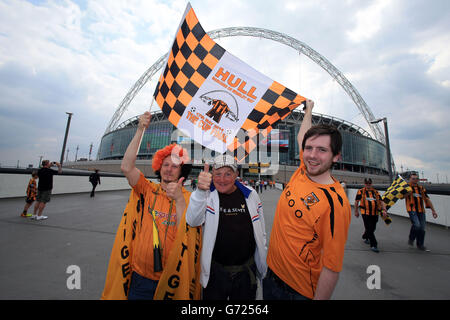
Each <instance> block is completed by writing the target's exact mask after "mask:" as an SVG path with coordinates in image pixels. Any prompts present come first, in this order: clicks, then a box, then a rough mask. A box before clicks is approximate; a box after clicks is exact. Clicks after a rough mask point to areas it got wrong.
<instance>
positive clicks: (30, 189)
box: [20, 171, 39, 218]
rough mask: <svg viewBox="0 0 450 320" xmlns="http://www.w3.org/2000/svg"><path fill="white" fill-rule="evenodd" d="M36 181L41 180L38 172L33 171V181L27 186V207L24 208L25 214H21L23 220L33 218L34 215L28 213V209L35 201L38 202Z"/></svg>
mask: <svg viewBox="0 0 450 320" xmlns="http://www.w3.org/2000/svg"><path fill="white" fill-rule="evenodd" d="M36 179H39V177H38V174H37V171H33V172H32V173H31V179H30V181H29V182H28V186H27V197H26V199H25V202H26V203H25V207H24V208H23V212H22V213H21V214H20V216H21V217H23V218H28V217H31V216H32V214H31V213H28V209H29V208H30V207H31V205H32V204H33V202H34V200H36V193H37V182H36Z"/></svg>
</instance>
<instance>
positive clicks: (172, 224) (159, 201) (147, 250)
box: [131, 173, 191, 280]
mask: <svg viewBox="0 0 450 320" xmlns="http://www.w3.org/2000/svg"><path fill="white" fill-rule="evenodd" d="M133 190H134V191H135V192H136V193H137V194H138V195H140V198H141V199H142V198H143V199H144V208H145V210H144V213H143V214H142V215H141V216H140V217H139V220H138V221H137V224H138V225H137V226H136V238H135V241H134V242H133V254H132V257H131V268H132V270H133V271H135V272H137V273H138V274H140V275H141V276H143V277H146V278H149V279H152V280H159V278H160V277H161V273H162V272H154V271H153V218H152V215H151V207H152V205H153V202H154V199H155V197H157V198H156V202H155V206H154V208H153V210H155V211H156V226H157V228H158V234H159V241H160V246H161V255H162V265H163V269H164V267H165V266H166V264H167V258H168V256H169V252H170V250H171V249H172V245H173V242H174V240H175V237H176V233H177V226H176V223H177V221H176V219H177V215H176V207H175V201H172V199H170V198H169V197H167V195H166V192H165V191H164V190H162V189H161V187H160V185H159V184H156V183H153V182H151V181H149V180H147V179H146V178H145V176H144V175H143V174H142V173H141V177H140V178H139V181H138V183H137V184H136V185H135V186H134V187H133ZM190 195H191V193H190V192H189V191H187V190H186V189H184V188H183V196H184V199H185V200H186V208H187V205H188V204H189V197H190ZM139 205H142V204H139ZM171 206H172V208H171Z"/></svg>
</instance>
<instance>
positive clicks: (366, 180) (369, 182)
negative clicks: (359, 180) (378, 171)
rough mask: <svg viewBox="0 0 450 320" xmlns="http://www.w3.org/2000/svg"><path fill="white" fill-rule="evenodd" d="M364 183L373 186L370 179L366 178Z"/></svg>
mask: <svg viewBox="0 0 450 320" xmlns="http://www.w3.org/2000/svg"><path fill="white" fill-rule="evenodd" d="M364 183H367V184H372V179H370V178H365V179H364Z"/></svg>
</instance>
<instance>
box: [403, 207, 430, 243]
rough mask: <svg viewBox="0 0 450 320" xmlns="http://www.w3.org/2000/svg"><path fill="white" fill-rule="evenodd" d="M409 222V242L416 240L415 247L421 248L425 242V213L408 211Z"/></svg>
mask: <svg viewBox="0 0 450 320" xmlns="http://www.w3.org/2000/svg"><path fill="white" fill-rule="evenodd" d="M408 214H409V219H410V220H411V230H410V231H409V240H411V241H414V240H417V246H418V247H422V246H423V244H424V242H425V225H426V223H427V222H426V218H425V213H421V212H417V211H408Z"/></svg>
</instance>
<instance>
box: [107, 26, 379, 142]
mask: <svg viewBox="0 0 450 320" xmlns="http://www.w3.org/2000/svg"><path fill="white" fill-rule="evenodd" d="M208 35H209V36H210V37H211V38H212V39H216V38H225V37H235V36H249V37H259V38H265V39H269V40H273V41H277V42H280V43H282V44H285V45H287V46H289V47H291V48H294V49H295V50H297V51H298V52H299V53H303V54H304V55H306V56H307V57H308V58H310V59H311V60H312V61H314V62H315V63H317V64H318V65H319V66H320V67H322V68H323V69H324V70H325V71H326V72H328V73H329V74H330V75H331V76H332V77H333V79H335V80H336V81H337V82H338V83H339V84H340V85H341V87H342V88H343V89H344V90H345V92H347V94H348V95H349V96H350V98H351V99H352V100H353V102H354V103H355V105H356V107H357V108H358V109H359V111H360V112H361V113H362V114H363V116H364V118H365V119H366V121H367V124H368V125H369V127H370V129H371V131H372V133H373V134H374V137H375V139H377V140H378V141H380V142H381V143H383V144H385V137H384V134H383V132H382V130H381V127H380V126H379V125H378V124H372V123H370V122H371V121H373V120H375V117H374V115H373V113H372V111H371V110H370V108H369V106H368V105H367V104H366V102H365V101H364V99H363V98H362V97H361V95H360V94H359V92H358V90H356V88H355V87H354V86H353V85H352V84H351V83H350V81H348V79H347V78H346V77H345V76H344V75H343V74H342V72H340V71H339V70H338V69H337V68H336V67H335V66H333V65H332V64H331V62H329V61H328V60H327V59H326V58H325V57H324V56H322V55H321V54H319V53H318V52H317V51H315V50H314V49H312V48H311V47H309V46H308V45H306V44H305V43H303V42H301V41H299V40H297V39H294V38H292V37H290V36H288V35H285V34H283V33H280V32H276V31H272V30H268V29H262V28H253V27H231V28H223V29H217V30H213V31H210V32H208ZM168 54H169V53H166V54H165V55H163V56H162V57H160V58H159V59H158V60H157V61H156V62H155V63H154V64H153V65H152V66H151V67H150V68H149V69H148V70H147V71H146V72H145V73H144V74H143V75H142V76H141V77H140V78H139V80H138V81H137V82H136V83H135V84H134V86H133V87H132V88H131V89H130V91H128V93H127V95H126V96H125V98H124V99H123V100H122V102H121V103H120V105H119V107H118V108H117V110H116V111H115V112H114V115H113V117H112V118H111V120H110V122H109V124H108V127H107V128H106V131H105V134H106V133H108V132H110V131H113V130H114V129H115V128H116V126H117V124H118V122H119V120H120V118H121V117H122V115H123V113H124V112H125V111H126V109H127V108H128V105H129V104H130V103H131V101H132V100H133V98H134V97H135V96H136V94H137V93H138V92H139V90H141V88H142V87H143V86H144V85H145V84H146V83H147V81H149V80H150V79H151V77H152V76H153V75H154V74H155V73H156V72H158V70H159V69H161V68H162V67H163V64H164V62H165V61H166V57H167V55H168Z"/></svg>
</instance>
